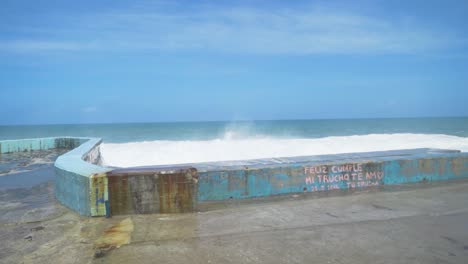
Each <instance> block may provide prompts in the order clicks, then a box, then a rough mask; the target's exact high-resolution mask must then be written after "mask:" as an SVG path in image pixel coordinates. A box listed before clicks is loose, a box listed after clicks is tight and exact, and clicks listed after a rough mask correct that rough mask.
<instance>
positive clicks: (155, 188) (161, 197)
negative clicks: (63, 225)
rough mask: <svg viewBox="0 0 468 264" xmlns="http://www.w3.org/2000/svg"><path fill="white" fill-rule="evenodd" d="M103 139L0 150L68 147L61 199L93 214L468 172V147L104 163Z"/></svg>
mask: <svg viewBox="0 0 468 264" xmlns="http://www.w3.org/2000/svg"><path fill="white" fill-rule="evenodd" d="M100 143H101V140H100V139H96V138H45V139H28V140H8V141H0V150H1V151H0V153H8V152H17V151H33V150H41V149H51V148H66V149H71V151H69V152H67V153H66V154H64V155H62V156H60V157H59V158H58V159H57V160H56V162H55V167H56V184H55V185H56V187H55V190H56V191H55V192H56V197H57V199H58V200H59V201H60V202H61V203H63V204H64V205H66V206H67V207H69V208H71V209H73V210H75V211H77V212H78V213H80V214H81V215H86V216H110V215H117V214H141V213H179V212H193V211H196V210H197V207H198V205H201V204H203V203H205V202H211V201H223V200H229V199H246V198H254V197H268V196H274V195H282V194H289V193H304V192H327V191H333V190H347V189H363V188H368V187H372V186H382V185H399V184H407V183H417V182H435V181H442V180H454V179H463V178H468V153H460V152H459V151H457V150H440V149H412V150H395V151H382V152H370V153H353V154H336V155H322V156H307V157H289V158H271V159H258V160H246V161H226V162H210V163H196V164H185V165H178V166H151V167H136V168H108V167H104V166H101V165H100V164H101V157H100V152H99V145H100Z"/></svg>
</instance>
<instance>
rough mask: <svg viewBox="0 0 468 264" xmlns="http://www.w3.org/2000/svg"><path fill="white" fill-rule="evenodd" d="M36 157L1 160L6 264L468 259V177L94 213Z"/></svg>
mask: <svg viewBox="0 0 468 264" xmlns="http://www.w3.org/2000/svg"><path fill="white" fill-rule="evenodd" d="M36 155H39V161H40V162H39V161H38V160H35V162H30V161H31V160H34V158H32V159H28V157H22V158H17V157H16V158H15V157H9V156H8V155H3V156H1V158H0V167H1V168H2V169H1V170H3V171H6V170H9V172H6V173H4V176H0V243H1V244H0V263H468V202H467V201H468V181H461V182H451V183H439V184H436V185H427V184H425V185H412V186H410V187H408V186H404V188H392V189H384V190H383V191H376V190H373V191H364V192H354V193H352V194H349V193H348V194H347V195H342V193H336V194H333V195H323V194H322V195H320V196H310V195H309V196H305V195H290V196H286V197H282V198H275V199H273V200H270V201H268V200H261V201H253V202H252V201H250V202H228V203H226V204H221V205H217V206H207V207H206V208H204V210H203V211H202V212H199V213H193V214H178V215H176V214H173V215H169V214H165V215H161V214H154V215H132V216H118V217H117V216H116V217H112V218H109V219H106V218H87V217H80V216H79V215H77V214H76V213H74V212H73V211H71V210H69V209H67V208H65V207H63V206H61V205H60V204H58V203H57V202H56V201H55V199H54V196H53V180H52V179H53V177H54V174H53V169H52V166H53V165H52V163H50V162H51V161H52V160H53V159H54V158H55V157H56V155H58V153H48V154H47V155H46V156H44V155H43V154H40V153H36ZM41 155H42V156H41ZM20 160H21V161H20ZM28 164H29V165H28ZM30 165H32V167H31V166H30ZM12 168H15V169H12ZM25 168H26V169H25ZM27 168H33V169H32V170H29V171H28V169H27ZM18 171H22V172H18ZM34 175H36V176H37V175H39V176H37V178H40V179H37V178H36V179H35V180H37V181H32V183H31V182H30V183H23V182H24V181H28V180H29V179H31V178H34V177H36V176H34ZM2 177H15V178H17V179H13V178H3V181H2ZM18 183H20V184H18ZM325 196H328V197H325Z"/></svg>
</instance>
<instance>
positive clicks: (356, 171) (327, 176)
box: [304, 163, 384, 191]
mask: <svg viewBox="0 0 468 264" xmlns="http://www.w3.org/2000/svg"><path fill="white" fill-rule="evenodd" d="M304 174H305V178H304V180H305V183H306V185H311V186H309V188H308V189H309V190H310V191H322V190H334V189H349V188H362V187H368V186H377V185H380V183H381V181H382V179H383V177H384V172H383V170H382V169H381V168H380V167H378V166H377V167H375V166H374V167H368V166H366V164H361V163H353V164H341V165H317V166H306V167H304Z"/></svg>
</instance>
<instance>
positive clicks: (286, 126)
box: [0, 117, 468, 143]
mask: <svg viewBox="0 0 468 264" xmlns="http://www.w3.org/2000/svg"><path fill="white" fill-rule="evenodd" d="M394 133H416V134H446V135H453V136H460V137H468V117H440V118H385V119H333V120H276V121H237V122H174V123H121V124H79V125H19V126H4V125H3V126H0V140H5V139H21V138H34V137H54V136H83V137H100V138H102V139H103V140H104V142H109V143H124V142H138V141H153V140H210V139H217V138H226V137H229V138H250V137H259V136H261V137H265V136H267V137H276V138H321V137H327V136H350V135H367V134H394Z"/></svg>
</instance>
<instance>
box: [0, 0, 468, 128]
mask: <svg viewBox="0 0 468 264" xmlns="http://www.w3.org/2000/svg"><path fill="white" fill-rule="evenodd" d="M289 2H291V3H289ZM0 6H1V8H0V98H1V101H2V106H1V108H0V124H49V123H88V122H89V123H99V122H152V121H199V120H204V121H205V120H228V121H229V120H239V119H242V120H244V119H246V120H254V119H315V118H372V117H419V116H467V115H468V104H467V103H466V101H467V98H468V16H467V15H466V14H468V2H467V1H416V0H413V1H359V2H356V1H342V2H338V1H313V2H306V1H245V2H243V1H235V3H232V2H231V1H119V2H117V1H23V0H12V1H9V0H7V1H2V3H1V5H0Z"/></svg>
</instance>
